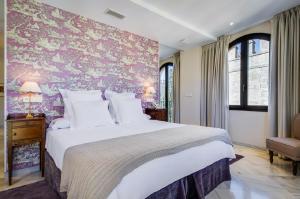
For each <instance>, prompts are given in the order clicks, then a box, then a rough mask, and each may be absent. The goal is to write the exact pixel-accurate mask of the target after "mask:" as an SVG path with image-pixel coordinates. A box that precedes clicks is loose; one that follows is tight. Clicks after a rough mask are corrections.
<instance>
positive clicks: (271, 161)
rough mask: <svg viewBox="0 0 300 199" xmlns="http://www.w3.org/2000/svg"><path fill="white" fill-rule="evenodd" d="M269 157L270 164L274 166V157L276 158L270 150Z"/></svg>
mask: <svg viewBox="0 0 300 199" xmlns="http://www.w3.org/2000/svg"><path fill="white" fill-rule="evenodd" d="M269 156H270V163H271V164H272V163H273V156H274V153H273V151H271V150H269Z"/></svg>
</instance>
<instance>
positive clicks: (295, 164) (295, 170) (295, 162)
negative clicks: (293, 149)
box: [293, 160, 298, 176]
mask: <svg viewBox="0 0 300 199" xmlns="http://www.w3.org/2000/svg"><path fill="white" fill-rule="evenodd" d="M297 171H298V163H297V161H294V160H293V175H294V176H296V175H297Z"/></svg>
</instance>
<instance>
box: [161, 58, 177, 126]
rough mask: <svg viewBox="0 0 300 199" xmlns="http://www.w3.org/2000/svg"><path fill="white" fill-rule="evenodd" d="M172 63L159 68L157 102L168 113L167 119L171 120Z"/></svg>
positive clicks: (172, 119)
mask: <svg viewBox="0 0 300 199" xmlns="http://www.w3.org/2000/svg"><path fill="white" fill-rule="evenodd" d="M173 69H174V67H173V64H172V63H166V64H164V65H162V67H161V68H160V78H159V87H160V89H159V90H160V95H159V96H160V99H159V104H160V106H161V107H163V108H165V109H166V110H167V113H168V121H169V122H173V121H174V118H173V117H174V116H173V111H174V109H173Z"/></svg>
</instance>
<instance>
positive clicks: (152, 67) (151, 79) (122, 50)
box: [6, 0, 159, 169]
mask: <svg viewBox="0 0 300 199" xmlns="http://www.w3.org/2000/svg"><path fill="white" fill-rule="evenodd" d="M7 7H8V11H7V59H8V62H7V69H6V71H7V80H6V81H7V84H6V85H7V111H8V113H17V112H25V111H26V109H27V105H28V104H26V103H24V102H23V100H22V96H21V95H20V93H19V92H18V90H19V88H20V86H21V85H22V83H23V82H24V81H30V80H31V81H36V82H38V84H39V85H40V87H41V90H42V99H43V100H42V103H33V110H34V112H43V113H45V114H46V116H47V121H48V122H49V121H50V120H51V119H52V118H56V117H60V116H62V114H63V103H62V99H61V96H60V94H59V92H58V89H59V88H68V89H73V90H76V89H77V90H78V89H101V90H103V91H104V90H105V89H106V88H110V89H112V90H115V91H132V92H135V93H136V94H137V97H142V94H143V90H144V85H145V84H148V85H149V84H150V85H152V86H154V87H155V88H157V86H158V77H159V72H158V61H159V57H158V42H156V41H153V40H150V39H147V38H144V37H141V36H138V35H135V34H132V33H129V32H126V31H122V30H120V29H117V28H115V27H112V26H108V25H105V24H102V23H99V22H96V21H93V20H91V19H88V18H85V17H82V16H79V15H76V14H72V13H70V12H67V11H64V10H61V9H58V8H55V7H52V6H49V5H46V4H43V3H40V2H39V1H34V0H8V1H7ZM156 99H157V98H156ZM37 147H38V146H37V145H33V146H31V148H28V147H21V148H19V149H17V150H16V153H17V155H15V159H14V168H16V169H18V168H23V167H27V166H28V165H29V166H31V165H36V164H38V158H39V157H38V149H37ZM32 150H33V151H35V152H36V153H32ZM29 152H30V153H29ZM32 154H34V155H32Z"/></svg>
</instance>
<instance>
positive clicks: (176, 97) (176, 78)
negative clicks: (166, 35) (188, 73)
mask: <svg viewBox="0 0 300 199" xmlns="http://www.w3.org/2000/svg"><path fill="white" fill-rule="evenodd" d="M173 64H174V72H173V106H174V107H173V110H174V113H173V114H174V122H176V123H180V52H177V53H175V54H174V62H173Z"/></svg>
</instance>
